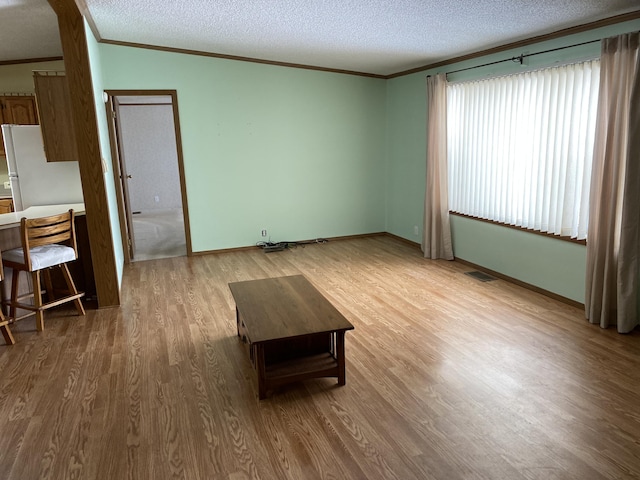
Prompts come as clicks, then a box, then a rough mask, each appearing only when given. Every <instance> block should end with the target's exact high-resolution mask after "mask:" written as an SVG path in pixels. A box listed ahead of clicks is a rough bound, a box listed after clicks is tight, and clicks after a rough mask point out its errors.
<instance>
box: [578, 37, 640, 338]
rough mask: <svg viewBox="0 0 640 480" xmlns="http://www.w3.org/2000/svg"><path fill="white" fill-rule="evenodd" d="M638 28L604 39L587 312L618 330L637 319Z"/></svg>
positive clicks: (592, 319) (639, 200) (639, 196)
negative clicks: (632, 31) (628, 32)
mask: <svg viewBox="0 0 640 480" xmlns="http://www.w3.org/2000/svg"><path fill="white" fill-rule="evenodd" d="M639 44H640V32H637V33H632V34H624V35H620V36H618V37H613V38H608V39H605V40H603V42H602V55H601V76H600V99H599V103H598V116H597V122H596V139H595V147H594V158H593V169H592V178H591V198H590V212H589V217H590V220H589V232H588V241H587V282H586V292H585V313H586V316H587V318H588V319H589V321H590V322H591V323H597V324H600V326H601V327H603V328H604V327H608V326H610V325H616V326H617V329H618V331H619V332H621V333H626V332H630V331H631V330H633V329H634V328H635V327H636V326H637V325H638V275H639V270H638V254H639V248H640V247H639V245H638V243H639V235H638V229H639V226H638V221H639V217H640V213H639V212H640V166H639V164H640V140H639V139H640V74H639V71H638V70H639V68H640V65H639V58H638V51H639V49H638V46H639Z"/></svg>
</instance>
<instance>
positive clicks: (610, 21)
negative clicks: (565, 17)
mask: <svg viewBox="0 0 640 480" xmlns="http://www.w3.org/2000/svg"><path fill="white" fill-rule="evenodd" d="M638 18H640V10H637V11H635V12H629V13H625V14H622V15H616V16H615V17H609V18H605V19H603V20H598V21H596V22H591V23H585V24H584V25H578V26H575V27H570V28H564V29H562V30H557V31H555V32H552V33H547V34H545V35H538V36H535V37H531V38H527V39H525V40H519V41H517V42H511V43H506V44H504V45H500V46H497V47H493V48H488V49H486V50H482V51H480V52H475V53H470V54H468V55H462V56H459V57H455V58H450V59H447V60H443V61H441V62H436V63H430V64H427V65H423V66H421V67H416V68H412V69H410V70H405V71H402V72H398V73H394V74H392V75H387V76H386V77H385V78H387V79H389V78H396V77H403V76H405V75H411V74H413V73H418V72H423V71H425V70H431V69H434V68H438V67H444V66H446V65H451V64H454V63H459V62H463V61H465V60H472V59H474V58H478V57H484V56H486V55H491V54H493V53H500V52H504V51H506V50H512V49H514V48H520V47H526V46H527V45H532V44H534V43H540V42H544V41H547V40H554V39H556V38H561V37H566V36H568V35H574V34H576V33H582V32H586V31H589V30H593V29H595V28H601V27H606V26H609V25H615V24H616V23H622V22H627V21H629V20H636V19H638Z"/></svg>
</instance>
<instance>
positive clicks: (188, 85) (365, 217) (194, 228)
mask: <svg viewBox="0 0 640 480" xmlns="http://www.w3.org/2000/svg"><path fill="white" fill-rule="evenodd" d="M99 50H100V62H101V65H102V75H103V87H104V88H105V89H114V90H116V89H128V90H132V89H146V90H149V89H175V90H177V95H178V106H179V115H180V127H181V134H182V147H183V153H184V164H185V165H184V166H185V177H186V187H187V197H188V202H189V215H190V218H189V220H190V223H191V239H192V246H193V250H194V252H198V251H209V250H217V249H224V248H233V247H241V246H248V245H253V244H255V243H256V242H258V241H260V240H263V238H261V236H260V232H261V230H262V229H266V230H267V231H268V234H269V237H270V238H271V240H272V241H283V240H290V241H293V240H303V239H311V238H316V237H334V236H344V235H354V234H361V233H371V232H380V231H384V230H385V206H386V198H385V191H386V188H385V168H386V156H385V116H386V114H385V80H381V79H374V78H365V77H359V76H353V75H343V74H336V73H329V72H320V71H313V70H303V69H295V68H287V67H279V66H272V65H262V64H256V63H246V62H239V61H232V60H225V59H218V58H210V57H202V56H195V55H186V54H178V53H170V52H160V51H154V50H145V49H138V48H131V47H123V46H114V45H106V44H101V45H99Z"/></svg>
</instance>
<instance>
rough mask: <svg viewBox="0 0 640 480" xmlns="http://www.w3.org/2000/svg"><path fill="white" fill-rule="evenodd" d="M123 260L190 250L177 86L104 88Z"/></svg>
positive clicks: (161, 256) (173, 254)
mask: <svg viewBox="0 0 640 480" xmlns="http://www.w3.org/2000/svg"><path fill="white" fill-rule="evenodd" d="M107 94H108V96H109V97H108V102H107V111H108V112H107V113H108V115H109V118H110V122H109V125H110V128H109V130H110V136H111V143H112V146H111V149H112V157H113V164H114V166H113V167H114V168H113V171H114V176H115V182H116V187H117V188H116V193H117V197H118V203H119V208H118V210H119V215H120V226H121V231H122V242H123V249H124V251H125V261H127V262H131V261H140V260H152V259H158V258H169V257H176V256H184V255H191V241H190V236H189V223H188V218H189V216H188V208H187V201H186V190H185V182H184V167H183V163H182V148H181V141H180V128H179V121H178V109H177V95H176V92H175V91H151V92H150V91H107Z"/></svg>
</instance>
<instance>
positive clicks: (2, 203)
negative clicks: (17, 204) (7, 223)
mask: <svg viewBox="0 0 640 480" xmlns="http://www.w3.org/2000/svg"><path fill="white" fill-rule="evenodd" d="M11 212H13V200H12V199H11V198H0V214H1V213H11Z"/></svg>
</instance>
